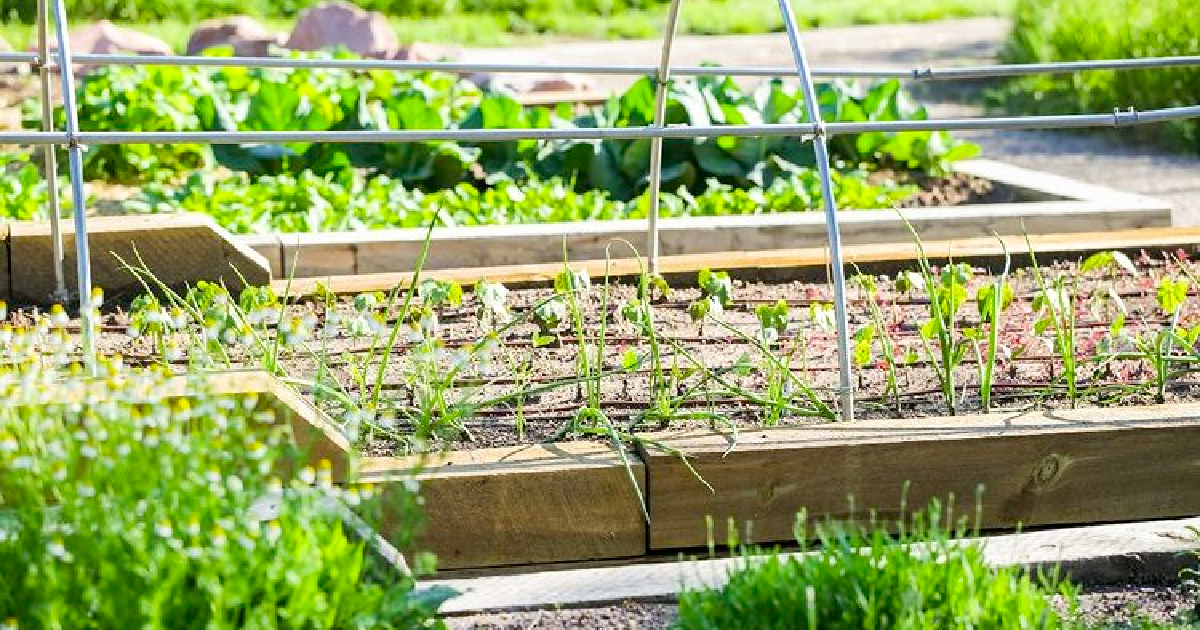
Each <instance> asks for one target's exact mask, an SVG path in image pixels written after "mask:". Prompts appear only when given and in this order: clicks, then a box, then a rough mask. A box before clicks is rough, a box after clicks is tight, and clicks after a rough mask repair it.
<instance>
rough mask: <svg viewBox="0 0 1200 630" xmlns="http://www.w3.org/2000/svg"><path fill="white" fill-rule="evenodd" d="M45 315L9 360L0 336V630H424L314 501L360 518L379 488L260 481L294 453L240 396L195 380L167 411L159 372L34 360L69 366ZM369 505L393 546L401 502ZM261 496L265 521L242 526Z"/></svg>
mask: <svg viewBox="0 0 1200 630" xmlns="http://www.w3.org/2000/svg"><path fill="white" fill-rule="evenodd" d="M0 310H4V309H2V308H0ZM5 315H6V314H5ZM62 315H63V314H62V312H61V311H56V312H52V313H51V315H50V317H49V318H47V319H44V320H42V324H45V327H44V328H40V330H41V332H35V331H29V332H28V334H26V333H25V332H23V331H18V332H17V333H16V342H15V343H11V342H12V341H13V336H14V331H13V329H12V328H11V327H10V326H8V325H7V324H5V325H3V326H2V327H0V328H2V329H3V330H2V331H0V334H3V335H5V336H6V337H7V339H8V341H7V342H6V344H5V347H4V348H3V350H0V364H2V365H0V392H2V393H3V395H2V396H0V401H2V402H0V471H2V473H3V474H2V475H0V621H2V623H0V627H4V628H5V629H6V630H7V629H11V628H96V629H107V628H361V629H366V628H426V627H442V626H441V623H440V622H439V621H437V620H436V619H435V617H434V615H435V611H436V609H437V607H438V605H439V602H438V599H439V597H440V596H441V594H440V593H439V594H433V595H434V596H433V597H424V596H416V595H415V594H414V591H413V588H414V582H413V579H412V577H411V576H402V575H398V574H396V573H395V572H392V571H389V570H385V568H384V567H383V565H382V564H380V563H379V561H377V560H376V559H375V558H374V557H373V556H371V555H370V554H369V553H368V552H366V550H365V547H364V543H362V542H361V541H360V540H357V539H356V538H355V534H354V533H353V532H351V531H350V530H349V528H348V527H347V526H345V525H344V524H343V522H342V521H341V520H340V518H339V517H338V516H337V515H336V514H334V513H333V512H331V511H330V510H329V508H328V507H323V504H322V502H321V501H320V500H319V499H318V497H319V496H321V495H326V496H329V497H332V498H334V499H336V500H339V501H343V502H345V503H346V504H347V505H350V506H353V509H354V510H355V511H358V512H360V513H362V514H363V515H364V516H368V515H370V514H372V513H376V514H377V513H378V511H379V507H380V505H381V501H380V498H381V497H380V496H379V495H380V490H379V489H377V488H374V487H372V486H369V485H362V484H359V485H354V484H351V485H347V486H336V487H335V486H334V485H332V483H331V479H330V474H331V473H330V471H329V470H328V469H327V468H325V467H324V466H322V465H317V466H316V467H315V469H314V468H304V469H301V470H299V471H298V472H297V473H296V474H295V475H294V476H293V475H289V476H287V477H286V478H284V477H281V476H277V475H278V471H279V470H280V468H279V466H278V464H279V463H281V462H282V461H283V460H284V458H292V457H295V456H296V453H294V451H293V449H291V448H289V446H288V444H289V443H290V439H289V437H288V434H287V433H286V431H284V429H283V427H282V426H279V427H271V426H270V425H269V424H268V426H266V427H264V426H263V425H264V423H270V422H272V420H271V419H270V418H271V417H272V416H273V414H272V412H269V411H266V412H263V411H257V410H256V400H255V399H254V398H253V397H244V396H229V395H218V394H212V393H209V392H208V390H207V388H206V387H205V386H204V383H203V381H199V380H197V381H195V382H192V383H189V385H188V386H187V392H188V396H187V397H186V398H167V397H165V395H164V394H163V393H162V392H163V391H164V390H169V389H170V388H168V387H166V385H167V383H168V381H167V375H166V373H165V372H163V371H159V370H154V369H151V370H141V369H136V368H131V367H130V366H128V365H126V364H125V363H124V362H123V361H122V359H121V358H120V357H119V356H115V357H106V358H105V359H103V360H102V365H101V371H102V376H101V378H98V379H94V378H88V377H85V376H84V375H83V374H82V370H81V369H80V367H79V365H78V364H74V363H73V362H72V361H71V360H70V359H65V360H62V361H46V360H44V359H45V355H44V354H43V352H46V351H49V352H51V353H58V354H59V355H60V357H62V358H65V357H67V356H68V355H69V353H70V352H71V351H72V350H73V343H74V342H73V341H72V340H71V339H70V337H69V335H65V334H64V332H63V331H62V329H61V328H57V330H51V327H50V326H51V321H54V322H58V323H61V317H62ZM39 326H41V324H39ZM54 344H57V350H54V349H52V347H51V346H52V345H54ZM264 413H266V414H267V416H268V419H264V418H263V414H264ZM324 463H325V464H328V462H324ZM386 494H387V503H388V510H389V513H394V514H395V515H396V517H395V518H396V520H394V521H393V522H396V523H403V525H402V526H400V527H395V528H393V529H394V530H395V531H394V533H393V535H394V536H395V542H397V543H398V544H400V545H406V544H408V543H409V542H410V541H411V538H410V535H411V532H412V531H415V530H414V528H415V527H416V526H417V524H418V523H419V518H420V511H419V507H418V499H417V497H416V495H415V493H413V492H411V491H410V490H408V487H407V486H406V485H404V484H393V485H390V486H388V488H387V491H386ZM272 497H274V500H273V502H274V504H275V505H277V506H278V511H277V513H276V514H274V515H273V516H272V517H270V518H268V519H266V520H259V519H256V518H251V517H250V515H251V514H253V513H254V511H255V508H254V506H255V505H256V504H258V503H261V502H262V501H263V500H264V499H268V498H272ZM368 518H370V517H369V516H368ZM426 570H427V569H426Z"/></svg>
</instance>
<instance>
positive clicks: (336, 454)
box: [167, 370, 356, 481]
mask: <svg viewBox="0 0 1200 630" xmlns="http://www.w3.org/2000/svg"><path fill="white" fill-rule="evenodd" d="M205 381H206V383H207V386H208V387H209V388H210V389H211V392H212V393H214V394H233V395H251V394H253V395H257V396H258V397H259V401H258V409H259V410H260V411H269V412H271V413H273V414H274V415H275V420H276V422H286V423H287V424H288V426H289V427H290V429H291V434H292V439H293V440H294V441H295V445H296V448H297V450H298V451H299V454H300V458H301V459H302V461H304V462H305V463H306V464H307V465H310V466H314V467H316V466H317V465H318V464H319V463H320V462H321V460H328V461H329V463H330V464H331V466H332V470H333V478H334V481H343V480H345V479H347V477H348V476H349V475H350V474H351V468H352V467H353V466H354V460H355V454H356V453H355V451H354V448H353V446H352V445H351V444H350V441H349V440H348V439H347V438H346V436H345V434H343V433H342V431H341V430H340V429H338V428H337V426H335V425H334V424H333V422H332V421H331V420H330V419H329V417H328V416H326V415H325V413H324V412H322V411H321V410H319V409H317V408H316V407H315V406H313V404H312V403H310V402H309V401H308V400H306V399H305V398H304V397H303V396H301V395H299V394H297V393H296V391H295V390H293V389H292V388H290V387H288V386H287V385H285V384H284V383H283V382H281V381H280V380H279V379H277V378H275V376H274V375H272V374H271V373H269V372H266V371H263V370H230V371H223V372H213V373H211V374H207V375H205ZM167 387H168V388H169V389H168V390H167V391H168V392H169V393H168V395H169V396H186V395H188V393H189V392H191V391H193V390H192V389H191V386H190V385H189V382H188V380H187V378H186V377H181V378H178V379H174V380H172V381H171V382H170V383H169V384H168V385H167Z"/></svg>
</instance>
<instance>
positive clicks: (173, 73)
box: [0, 66, 977, 232]
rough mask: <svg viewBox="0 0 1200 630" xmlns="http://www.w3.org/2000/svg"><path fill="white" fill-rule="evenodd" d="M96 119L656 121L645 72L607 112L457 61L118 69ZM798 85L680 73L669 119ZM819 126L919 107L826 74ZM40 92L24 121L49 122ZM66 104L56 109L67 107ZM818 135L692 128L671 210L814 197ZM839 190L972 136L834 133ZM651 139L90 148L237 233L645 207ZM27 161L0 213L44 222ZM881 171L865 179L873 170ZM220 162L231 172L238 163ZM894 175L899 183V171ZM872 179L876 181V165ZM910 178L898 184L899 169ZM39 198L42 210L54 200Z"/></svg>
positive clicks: (870, 183) (616, 213) (260, 126)
mask: <svg viewBox="0 0 1200 630" xmlns="http://www.w3.org/2000/svg"><path fill="white" fill-rule="evenodd" d="M79 92H80V94H79V97H80V98H79V116H80V125H81V128H82V129H84V130H87V131H234V130H237V131H267V130H302V131H366V130H405V129H497V128H518V129H545V128H559V129H562V128H595V127H632V126H643V125H648V124H650V122H651V121H652V118H653V107H654V87H653V82H652V81H651V80H650V79H649V78H643V79H641V80H639V81H638V82H636V83H635V84H634V85H633V86H632V87H631V88H630V89H629V90H628V91H626V92H625V93H624V94H622V95H620V96H617V97H614V98H612V99H611V100H610V101H609V102H608V103H606V104H605V105H603V106H602V107H596V108H591V109H587V110H586V111H581V110H577V109H575V108H572V107H571V106H568V105H561V106H558V107H555V108H547V107H525V106H523V105H521V104H520V103H519V102H518V101H517V100H516V99H515V98H514V97H513V96H512V95H510V94H507V93H502V92H483V91H481V90H480V89H479V88H478V87H476V86H475V85H474V84H472V83H470V82H468V81H466V80H463V79H461V78H459V77H456V76H453V75H445V74H436V73H416V74H400V73H393V72H384V71H368V72H359V73H349V72H344V71H334V70H320V69H302V70H280V69H246V68H224V69H213V68H175V67H155V66H149V67H110V68H103V69H100V70H99V71H97V72H96V73H95V74H91V75H89V76H88V77H87V78H86V79H85V80H84V81H83V82H82V84H81V86H80V88H79ZM801 96H802V95H801V93H800V91H799V88H798V87H797V86H793V85H788V84H785V83H783V82H781V81H778V80H776V81H769V82H765V83H762V84H761V85H759V86H758V87H756V88H754V89H752V90H745V89H743V88H742V87H740V86H739V85H738V84H736V83H735V82H734V81H732V80H731V79H728V78H721V77H706V78H699V79H696V80H686V81H676V82H674V83H673V84H672V87H671V90H670V97H669V99H668V103H667V116H666V122H667V124H670V125H732V124H763V123H765V124H775V123H781V124H786V123H798V122H802V121H803V120H804V119H805V113H804V111H803V106H802V103H801V101H802V98H801ZM820 103H821V107H822V115H823V116H824V118H825V119H826V120H839V121H866V120H901V119H904V120H911V119H922V118H925V117H926V112H925V110H924V108H922V107H920V106H919V105H918V104H916V103H915V102H914V101H912V100H911V99H910V98H909V97H908V96H907V95H906V94H905V93H904V92H903V91H902V90H901V88H900V84H899V83H898V82H896V81H890V82H884V83H879V84H876V85H872V86H863V85H858V84H853V83H836V84H829V85H823V86H821V87H820ZM38 109H39V108H38V107H36V103H34V102H29V103H28V104H27V111H28V112H29V116H28V120H27V123H28V124H29V125H30V126H33V125H36V114H35V112H36V111H38ZM57 115H58V116H60V117H61V116H62V111H61V110H59V111H58V113H57ZM806 140H807V139H805V138H800V137H774V138H732V137H724V138H699V139H669V140H667V141H665V142H664V155H663V187H664V190H667V191H672V192H675V193H677V194H675V195H671V196H670V197H669V198H668V200H667V202H666V206H667V212H668V213H669V214H671V215H685V214H686V215H715V214H734V213H738V214H741V213H749V212H764V211H765V212H775V211H785V210H800V209H805V208H811V207H815V206H816V205H817V204H818V203H819V199H818V198H817V197H816V194H817V190H816V188H817V187H816V186H815V183H816V181H815V176H814V173H813V170H812V166H813V155H812V149H811V147H809V146H807V142H806ZM831 150H832V154H833V157H834V159H835V161H836V163H837V166H838V169H839V171H840V173H841V174H840V177H839V178H838V179H839V181H838V187H837V189H838V190H837V194H838V197H839V199H838V200H839V202H840V203H841V204H842V205H845V206H851V207H860V208H861V207H866V208H874V207H887V206H890V205H892V204H894V203H895V202H897V201H899V200H902V199H904V198H905V197H908V196H911V195H912V194H913V193H914V192H916V188H915V187H913V186H909V185H904V183H905V181H906V180H908V179H910V178H909V177H908V174H913V173H916V174H942V173H945V172H947V171H948V170H949V166H950V163H951V162H953V161H954V160H957V159H961V158H964V157H969V156H972V155H974V154H975V153H976V152H977V147H975V146H974V145H970V144H965V143H960V142H957V141H955V140H954V139H952V138H951V137H950V136H949V135H948V134H945V133H906V134H884V133H867V134H860V135H856V136H838V137H835V138H833V139H832V141H831ZM649 151H650V140H648V139H638V140H580V141H575V140H558V141H537V140H520V141H511V142H489V143H467V142H462V143H459V142H449V141H430V142H418V143H392V144H371V143H363V144H310V143H308V144H306V143H290V144H283V145H262V144H258V145H249V144H245V145H217V146H211V147H210V146H204V145H173V146H164V145H119V146H118V145H104V146H100V145H97V146H92V147H89V148H88V150H87V152H86V154H85V166H84V170H85V176H86V177H87V178H88V179H89V180H103V181H105V182H110V183H118V184H129V185H136V186H139V187H142V188H143V190H142V191H140V193H141V194H140V195H139V196H138V197H137V198H136V199H135V200H134V201H132V202H131V203H130V204H129V207H130V208H131V209H133V210H135V211H178V210H191V211H201V212H206V213H208V214H212V215H214V216H216V217H217V218H218V220H219V221H221V222H222V223H223V224H224V225H226V227H228V228H230V229H231V230H234V231H239V232H245V231H260V230H267V229H271V230H278V229H284V230H291V229H299V230H329V229H355V228H373V227H403V226H413V225H422V224H425V223H426V222H427V221H428V220H430V219H432V218H437V219H439V220H442V221H444V222H446V223H452V224H466V225H472V224H490V223H517V222H529V221H573V220H586V219H592V218H621V217H637V216H644V213H645V211H646V210H645V207H644V204H643V203H640V200H639V197H640V196H641V194H642V193H643V192H644V191H645V189H646V187H647V185H648V179H649V178H648V174H647V170H648V165H649ZM23 161H28V156H24V157H21V156H18V157H16V158H14V159H13V160H10V164H9V169H10V171H13V172H17V173H19V174H20V185H15V184H14V185H13V186H9V187H7V188H6V189H4V190H3V191H0V204H3V206H2V208H0V209H2V210H3V212H0V214H2V215H3V216H7V217H11V218H33V217H34V216H36V215H37V207H38V206H39V205H40V203H39V200H40V199H42V198H44V196H45V194H46V192H45V190H44V186H42V188H41V189H39V187H38V182H37V179H36V177H34V176H33V169H34V167H33V165H31V164H22V163H21V162H23ZM880 170H883V171H887V173H886V174H884V176H875V177H870V176H871V175H873V174H874V173H875V172H876V171H880ZM227 171H231V172H232V175H229V173H227ZM896 175H899V177H896ZM869 177H870V179H869V180H868V178H869ZM898 182H899V183H898ZM43 212H44V211H43Z"/></svg>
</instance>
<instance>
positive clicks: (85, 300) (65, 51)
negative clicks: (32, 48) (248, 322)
mask: <svg viewBox="0 0 1200 630" xmlns="http://www.w3.org/2000/svg"><path fill="white" fill-rule="evenodd" d="M53 2H54V30H55V32H56V34H57V36H58V68H59V75H60V76H61V77H62V91H63V109H64V110H65V113H66V122H67V124H66V127H67V142H68V144H67V159H68V161H69V164H68V166H69V167H70V172H71V199H72V201H73V205H74V207H73V208H72V212H73V213H74V215H75V264H76V267H77V270H78V277H79V317H80V321H81V324H82V326H81V328H82V331H83V361H84V365H86V366H87V369H88V372H89V373H91V374H92V375H95V373H96V356H95V355H96V340H95V338H94V336H93V333H94V330H93V325H92V324H93V318H92V262H91V257H90V254H89V252H88V232H87V206H86V205H85V200H84V197H83V147H81V146H79V140H78V134H79V117H78V115H77V113H76V111H75V75H74V74H73V68H72V66H71V42H70V37H69V36H68V35H67V11H66V9H65V8H63V0H53Z"/></svg>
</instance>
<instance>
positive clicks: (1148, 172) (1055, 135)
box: [465, 9, 1200, 225]
mask: <svg viewBox="0 0 1200 630" xmlns="http://www.w3.org/2000/svg"><path fill="white" fill-rule="evenodd" d="M685 10H686V9H685ZM1008 28H1009V25H1008V22H1007V21H1006V20H1003V19H994V18H985V19H972V20H954V21H948V22H934V23H927V24H903V25H885V26H861V27H841V28H822V29H815V30H810V31H806V32H805V33H804V38H805V40H804V43H805V46H806V49H807V51H808V54H809V57H810V58H811V60H812V62H813V64H814V65H817V66H825V67H831V66H843V67H844V66H849V65H856V66H876V67H877V66H887V67H900V68H906V69H908V68H912V67H921V66H927V65H928V66H959V65H970V64H979V63H990V62H993V61H994V59H995V56H996V54H997V53H998V52H999V50H1000V48H1001V46H1002V45H1003V42H1004V38H1005V36H1006V34H1007V32H1008ZM660 47H661V44H660V42H658V41H655V40H647V41H620V42H618V41H608V42H591V43H587V42H584V43H567V44H556V45H551V46H541V47H537V48H507V49H475V50H468V51H465V53H466V54H467V58H468V59H475V60H489V61H496V62H525V63H530V62H533V63H549V62H561V63H614V64H643V65H647V64H648V65H655V64H657V60H658V55H659V51H660ZM705 61H711V62H716V63H720V64H722V65H761V66H783V65H790V64H791V63H792V57H791V52H790V50H789V48H788V43H787V37H786V36H785V35H783V34H782V33H773V34H768V35H743V36H726V37H694V36H688V37H680V38H678V39H677V40H676V46H675V51H674V54H673V57H672V63H675V64H679V65H685V64H686V65H696V64H699V63H701V62H705ZM597 81H598V82H599V84H600V86H601V87H602V88H605V89H620V88H621V87H623V86H625V85H627V84H628V82H629V79H628V78H623V77H597ZM931 108H932V110H933V114H934V115H935V116H938V117H943V116H979V115H983V112H982V107H981V106H980V105H978V104H974V103H971V102H966V103H964V102H961V101H958V100H950V99H940V100H939V101H937V102H931ZM962 136H963V137H968V138H970V139H971V140H972V141H974V142H976V143H978V144H980V145H981V146H982V147H983V152H984V155H985V156H987V157H990V158H993V159H998V160H1004V161H1009V162H1012V163H1015V164H1018V165H1020V166H1025V167H1028V168H1033V169H1039V170H1045V171H1049V172H1052V173H1056V174H1060V175H1064V176H1068V177H1075V178H1078V179H1081V180H1084V181H1089V182H1094V183H1098V184H1105V185H1108V186H1113V187H1115V188H1118V189H1123V190H1128V191H1131V192H1138V193H1142V194H1146V195H1152V196H1156V197H1160V198H1162V199H1165V200H1167V201H1170V202H1171V203H1173V204H1174V207H1175V220H1176V223H1177V224H1180V225H1200V157H1197V156H1191V155H1180V154H1175V153H1171V152H1167V151H1163V150H1161V149H1157V148H1155V147H1147V146H1139V145H1136V144H1130V143H1128V142H1126V141H1124V139H1123V138H1121V137H1114V136H1111V135H1106V134H1086V133H1085V134H1081V133H1074V132H1072V133H1067V132H1054V131H1036V132H1031V131H989V132H974V133H969V134H968V133H964V134H962Z"/></svg>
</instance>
